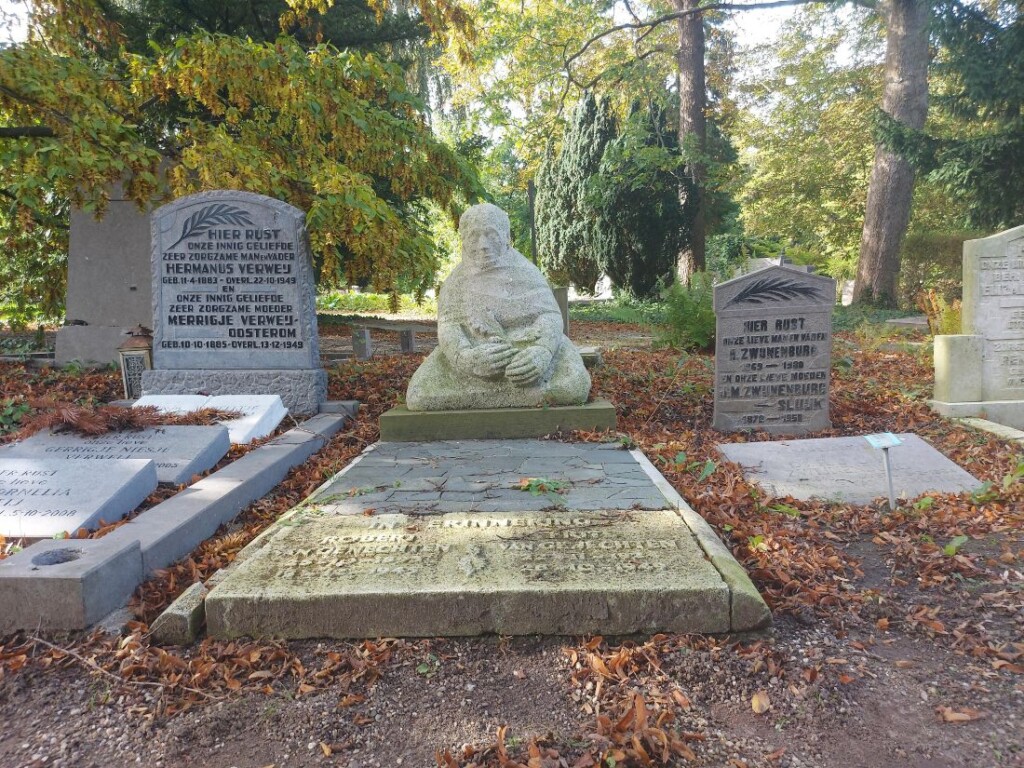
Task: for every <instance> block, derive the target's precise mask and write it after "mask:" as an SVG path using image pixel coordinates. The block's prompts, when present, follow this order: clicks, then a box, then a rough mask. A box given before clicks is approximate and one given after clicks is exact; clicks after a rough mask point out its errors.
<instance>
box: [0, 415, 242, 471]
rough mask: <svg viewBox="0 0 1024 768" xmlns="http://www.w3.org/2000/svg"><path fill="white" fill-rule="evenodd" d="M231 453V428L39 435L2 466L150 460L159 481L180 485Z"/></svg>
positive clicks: (13, 450) (7, 453)
mask: <svg viewBox="0 0 1024 768" xmlns="http://www.w3.org/2000/svg"><path fill="white" fill-rule="evenodd" d="M230 448H231V441H230V440H229V439H228V430H227V428H226V427H221V426H215V427H193V426H173V425H172V426H165V427H153V428H151V429H143V430H138V431H122V432H107V433H105V434H102V435H95V436H93V437H80V436H78V435H72V434H63V433H58V434H50V433H48V432H39V433H37V434H35V435H32V437H30V438H28V439H27V440H23V441H22V442H20V443H15V444H14V445H11V446H9V447H5V448H0V460H2V459H8V458H36V457H39V458H46V459H65V460H67V461H74V462H81V463H83V464H91V463H95V462H109V461H119V460H123V459H151V460H152V461H153V463H154V464H155V465H156V476H157V480H159V481H160V482H161V483H174V484H175V485H178V484H181V483H187V482H188V481H189V480H190V479H191V478H192V476H193V475H195V474H197V473H199V472H204V471H206V470H207V469H209V468H210V467H212V466H213V465H214V464H216V463H217V462H218V461H220V460H221V459H222V458H223V457H224V455H225V454H226V453H227V452H228V450H229V449H230ZM98 471H101V472H102V471H104V470H102V469H101V470H98Z"/></svg>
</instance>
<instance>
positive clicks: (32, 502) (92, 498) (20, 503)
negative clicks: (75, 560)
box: [0, 458, 157, 538]
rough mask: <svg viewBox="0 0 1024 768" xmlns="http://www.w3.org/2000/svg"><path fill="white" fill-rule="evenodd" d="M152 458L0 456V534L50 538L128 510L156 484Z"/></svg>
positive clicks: (108, 519)
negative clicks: (96, 460)
mask: <svg viewBox="0 0 1024 768" xmlns="http://www.w3.org/2000/svg"><path fill="white" fill-rule="evenodd" d="M156 486H157V478H156V467H155V466H154V464H153V462H152V461H148V460H143V459H125V460H121V461H110V462H105V463H104V465H103V471H102V472H97V471H96V467H95V466H93V464H92V463H90V462H75V461H67V460H65V459H50V458H31V459H29V458H26V459H17V458H10V459H8V458H3V459H0V535H3V536H6V537H8V538H19V537H29V538H49V537H52V536H56V535H58V534H60V533H64V532H66V533H69V534H74V532H75V531H77V530H78V529H79V528H95V527H96V526H97V525H98V524H99V523H100V521H104V522H107V523H112V522H115V521H117V520H120V519H121V518H122V517H124V516H125V515H127V514H128V513H129V512H131V511H132V510H133V509H135V508H136V507H137V506H139V504H141V503H142V502H143V501H144V500H145V499H146V497H147V496H148V495H149V494H151V493H152V492H153V491H154V490H156Z"/></svg>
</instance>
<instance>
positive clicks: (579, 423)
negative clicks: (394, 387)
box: [380, 398, 616, 442]
mask: <svg viewBox="0 0 1024 768" xmlns="http://www.w3.org/2000/svg"><path fill="white" fill-rule="evenodd" d="M615 424H616V418H615V406H614V405H612V404H611V403H610V402H609V401H607V400H604V399H601V398H598V399H596V400H594V401H593V402H590V403H585V404H584V405H566V406H556V407H551V408H548V407H544V408H479V409H475V410H466V411H410V410H409V409H408V408H406V407H405V406H404V405H399V406H395V407H394V408H392V409H391V410H390V411H387V412H385V413H382V414H381V417H380V437H381V440H387V441H393V442H398V441H418V440H490V439H498V438H504V439H517V438H527V437H541V436H543V435H549V434H551V433H552V432H558V431H568V430H573V429H585V430H596V429H615Z"/></svg>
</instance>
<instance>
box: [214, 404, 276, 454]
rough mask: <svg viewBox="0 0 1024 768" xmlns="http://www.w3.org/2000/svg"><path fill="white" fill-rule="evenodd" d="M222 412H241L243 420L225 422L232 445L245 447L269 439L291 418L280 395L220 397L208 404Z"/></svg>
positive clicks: (240, 418)
mask: <svg viewBox="0 0 1024 768" xmlns="http://www.w3.org/2000/svg"><path fill="white" fill-rule="evenodd" d="M206 407H207V408H216V409H217V410H218V411H239V412H240V413H241V414H242V416H240V417H239V418H237V419H231V420H230V421H225V422H224V426H225V427H227V428H228V433H229V434H230V435H231V442H232V443H239V444H243V445H244V444H245V443H250V442H252V441H253V440H258V439H259V438H261V437H266V436H267V435H269V434H270V433H272V432H273V431H274V430H275V429H277V425H278V424H280V423H281V420H282V419H284V417H285V416H287V415H288V409H286V408H285V407H284V403H282V402H281V398H280V396H278V395H218V396H216V397H211V398H210V399H209V400H208V401H207V402H206Z"/></svg>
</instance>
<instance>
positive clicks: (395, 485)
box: [319, 440, 666, 515]
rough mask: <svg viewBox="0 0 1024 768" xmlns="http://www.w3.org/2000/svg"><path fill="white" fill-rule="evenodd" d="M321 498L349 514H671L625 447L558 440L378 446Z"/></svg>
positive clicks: (332, 508)
mask: <svg viewBox="0 0 1024 768" xmlns="http://www.w3.org/2000/svg"><path fill="white" fill-rule="evenodd" d="M524 480H525V481H527V483H528V487H527V488H526V489H524V488H523V481H524ZM531 480H532V481H534V482H533V483H532V484H530V483H529V481H531ZM543 481H550V482H549V483H547V484H546V485H545V486H544V487H547V488H551V489H554V490H551V491H545V490H544V488H542V487H541V485H542V482H543ZM534 491H536V492H534ZM319 498H320V500H321V504H322V505H323V508H324V509H325V510H327V511H329V512H332V513H334V514H343V515H344V514H347V515H361V514H363V513H364V512H365V511H366V510H367V509H373V510H374V512H375V513H376V514H383V513H409V512H412V513H417V514H429V513H445V512H500V511H509V510H518V511H530V510H542V509H548V508H561V509H566V510H579V511H585V510H598V509H603V510H611V509H622V510H627V509H637V508H638V509H664V508H665V507H666V502H665V497H664V496H663V495H662V493H661V492H660V491H659V490H658V489H657V488H656V487H655V486H654V485H653V484H652V483H651V480H650V478H649V477H648V476H647V475H646V474H645V472H644V470H643V469H642V468H641V466H640V465H639V464H638V463H637V461H636V460H635V459H634V458H633V456H632V455H631V454H630V452H629V451H626V450H623V449H622V447H621V446H620V445H618V444H617V443H562V442H558V441H555V440H447V441H437V442H416V443H377V444H376V445H375V446H374V448H373V450H369V451H366V452H364V453H363V455H362V457H361V459H360V460H359V463H358V464H356V465H354V466H352V467H351V468H350V469H349V470H348V471H346V472H345V473H344V474H342V475H339V476H338V477H337V479H336V480H335V481H334V482H333V483H332V484H331V485H330V486H329V487H328V488H327V489H326V490H325V491H324V492H323V493H322V494H320V497H319Z"/></svg>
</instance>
